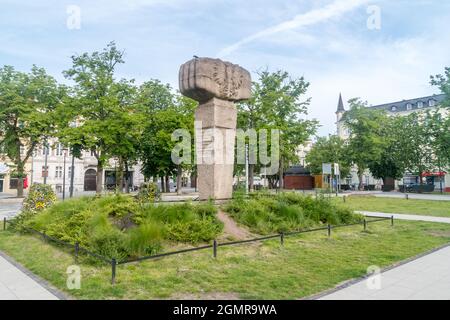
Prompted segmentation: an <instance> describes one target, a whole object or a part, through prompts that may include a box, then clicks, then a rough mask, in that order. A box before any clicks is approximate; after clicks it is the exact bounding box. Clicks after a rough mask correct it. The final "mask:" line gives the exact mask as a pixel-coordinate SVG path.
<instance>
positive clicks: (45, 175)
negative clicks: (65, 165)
mask: <svg viewBox="0 0 450 320" xmlns="http://www.w3.org/2000/svg"><path fill="white" fill-rule="evenodd" d="M46 177H48V166H47V167H45V166H42V178H46Z"/></svg>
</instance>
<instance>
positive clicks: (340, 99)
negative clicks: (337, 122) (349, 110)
mask: <svg viewBox="0 0 450 320" xmlns="http://www.w3.org/2000/svg"><path fill="white" fill-rule="evenodd" d="M337 112H345V108H344V102H343V101H342V94H340V93H339V102H338V107H337V111H336V113H337Z"/></svg>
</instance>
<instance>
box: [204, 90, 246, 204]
mask: <svg viewBox="0 0 450 320" xmlns="http://www.w3.org/2000/svg"><path fill="white" fill-rule="evenodd" d="M236 120H237V110H236V106H235V105H234V103H232V102H230V101H225V100H221V99H217V98H212V99H211V100H209V101H208V102H206V103H203V104H201V105H199V106H198V107H197V110H196V112H195V121H196V124H197V127H196V129H197V130H196V156H197V171H198V189H199V193H200V196H199V198H200V199H201V200H207V199H210V198H212V199H216V200H223V199H230V198H231V196H232V192H233V189H232V188H230V186H232V185H233V170H234V144H235V138H236ZM200 129H201V130H200Z"/></svg>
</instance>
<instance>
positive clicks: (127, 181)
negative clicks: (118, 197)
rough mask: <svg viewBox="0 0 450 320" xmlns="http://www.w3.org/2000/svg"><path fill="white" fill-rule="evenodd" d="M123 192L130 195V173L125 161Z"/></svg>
mask: <svg viewBox="0 0 450 320" xmlns="http://www.w3.org/2000/svg"><path fill="white" fill-rule="evenodd" d="M124 163H125V192H126V193H130V172H129V168H128V161H126V160H125V162H124Z"/></svg>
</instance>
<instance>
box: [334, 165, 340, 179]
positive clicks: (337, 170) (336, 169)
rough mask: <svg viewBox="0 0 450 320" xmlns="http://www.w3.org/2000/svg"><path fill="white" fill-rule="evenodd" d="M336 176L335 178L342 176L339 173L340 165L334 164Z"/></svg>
mask: <svg viewBox="0 0 450 320" xmlns="http://www.w3.org/2000/svg"><path fill="white" fill-rule="evenodd" d="M334 175H335V176H340V175H341V173H340V171H339V163H335V164H334Z"/></svg>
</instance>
